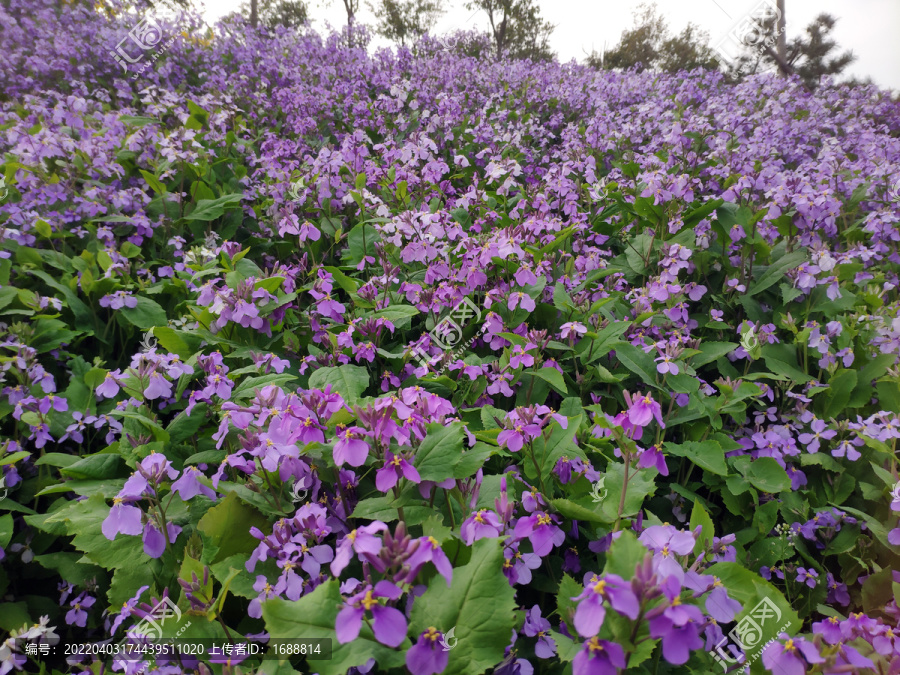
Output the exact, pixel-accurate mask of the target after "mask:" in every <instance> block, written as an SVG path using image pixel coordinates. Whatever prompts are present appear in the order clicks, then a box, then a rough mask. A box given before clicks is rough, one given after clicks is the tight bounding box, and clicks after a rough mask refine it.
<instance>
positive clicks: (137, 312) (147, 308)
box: [119, 295, 168, 330]
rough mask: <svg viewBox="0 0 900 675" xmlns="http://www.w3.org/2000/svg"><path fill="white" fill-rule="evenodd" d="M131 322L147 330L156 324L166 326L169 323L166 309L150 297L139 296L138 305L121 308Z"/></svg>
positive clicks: (123, 314)
mask: <svg viewBox="0 0 900 675" xmlns="http://www.w3.org/2000/svg"><path fill="white" fill-rule="evenodd" d="M119 312H121V314H122V316H124V317H125V318H126V319H127V320H128V322H129V323H130V324H132V325H133V326H137V327H138V328H140V329H141V330H147V329H149V328H153V327H155V326H165V325H166V323H167V321H168V320H167V318H166V311H165V310H164V309H163V308H162V307H160V306H159V304H157V303H156V302H155V301H153V300H151V299H150V298H145V297H144V296H142V295H139V296H137V305H136V306H134V307H123V308H122V309H120V310H119Z"/></svg>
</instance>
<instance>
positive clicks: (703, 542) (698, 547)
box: [691, 501, 715, 555]
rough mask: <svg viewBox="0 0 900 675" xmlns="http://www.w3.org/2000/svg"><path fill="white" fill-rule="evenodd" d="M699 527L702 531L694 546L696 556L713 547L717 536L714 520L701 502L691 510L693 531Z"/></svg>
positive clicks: (695, 504)
mask: <svg viewBox="0 0 900 675" xmlns="http://www.w3.org/2000/svg"><path fill="white" fill-rule="evenodd" d="M698 525H699V526H700V527H701V528H702V529H701V531H700V536H698V537H697V543H696V544H695V546H694V554H695V555H700V552H701V551H703V550H704V549H709V548H711V547H712V541H713V536H714V534H715V527H714V526H713V521H712V518H710V517H709V513H707V511H706V509H704V508H703V505H702V504H701V503H700V502H697V501H695V502H694V508H692V509H691V530H694V529H696V528H697V526H698Z"/></svg>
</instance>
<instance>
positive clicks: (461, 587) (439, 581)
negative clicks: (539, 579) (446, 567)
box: [410, 539, 516, 675]
mask: <svg viewBox="0 0 900 675" xmlns="http://www.w3.org/2000/svg"><path fill="white" fill-rule="evenodd" d="M503 560H504V558H503V546H502V542H501V541H500V540H499V539H481V540H479V541H477V542H475V545H474V546H473V547H472V557H471V559H470V560H469V562H468V563H467V564H466V565H463V566H462V567H457V568H455V569H454V570H453V583H452V584H451V585H450V586H448V585H447V582H446V581H445V580H444V578H443V577H442V576H440V575H436V576H435V577H433V578H432V580H431V582H430V583H429V585H428V590H427V591H425V593H424V595H422V596H421V597H420V598H418V599H417V600H416V602H415V604H414V605H413V610H412V616H411V617H410V627H411V629H412V633H413V634H414V635H418V634H419V633H421V632H422V631H425V630H427V629H428V627H429V626H434V627H435V628H437V629H438V630H439V631H441V632H443V633H445V634H446V633H447V632H448V631H450V630H451V629H455V630H454V636H455V637H456V639H457V640H458V643H457V648H456V649H451V650H450V659H449V662H448V663H447V668H446V669H445V670H444V671H443V675H480V674H481V673H484V672H485V671H486V670H488V669H489V668H491V667H493V666H496V665H497V664H498V663H500V661H502V660H503V651H504V649H505V648H506V646H507V645H508V644H509V636H510V634H511V632H512V629H513V627H514V626H515V621H516V618H515V615H514V613H513V612H514V610H515V608H516V603H515V590H514V589H513V588H512V587H511V586H510V585H509V582H508V581H507V579H506V577H505V576H504V574H503Z"/></svg>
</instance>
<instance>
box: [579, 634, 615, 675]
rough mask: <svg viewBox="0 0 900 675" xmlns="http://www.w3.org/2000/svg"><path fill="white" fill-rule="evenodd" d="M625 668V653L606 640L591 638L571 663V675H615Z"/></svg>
mask: <svg viewBox="0 0 900 675" xmlns="http://www.w3.org/2000/svg"><path fill="white" fill-rule="evenodd" d="M624 667H625V651H624V650H623V649H622V648H621V647H620V646H619V645H617V644H615V643H613V642H609V641H608V640H601V639H600V638H598V637H592V638H591V639H590V640H588V641H587V642H585V643H584V644H583V645H582V647H581V650H580V651H579V652H578V654H576V655H575V659H574V660H573V661H572V675H617V673H618V672H619V671H618V669H619V668H624Z"/></svg>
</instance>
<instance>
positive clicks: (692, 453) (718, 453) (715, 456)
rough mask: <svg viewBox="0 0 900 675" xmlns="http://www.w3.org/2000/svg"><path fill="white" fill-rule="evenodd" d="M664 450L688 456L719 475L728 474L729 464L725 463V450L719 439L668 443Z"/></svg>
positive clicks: (697, 463)
mask: <svg viewBox="0 0 900 675" xmlns="http://www.w3.org/2000/svg"><path fill="white" fill-rule="evenodd" d="M663 450H664V452H666V453H668V454H670V455H675V456H676V457H687V458H688V459H689V460H691V461H692V462H693V463H694V464H696V465H697V466H699V467H700V468H702V469H706V470H707V471H709V472H711V473H714V474H717V475H719V476H727V475H728V466H727V465H726V464H725V451H724V450H723V449H722V446H721V445H719V443H718V442H717V441H709V440H707V441H703V442H702V443H701V442H699V441H687V442H685V443H682V444H678V443H666V444H665V445H664V446H663Z"/></svg>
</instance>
